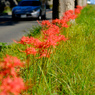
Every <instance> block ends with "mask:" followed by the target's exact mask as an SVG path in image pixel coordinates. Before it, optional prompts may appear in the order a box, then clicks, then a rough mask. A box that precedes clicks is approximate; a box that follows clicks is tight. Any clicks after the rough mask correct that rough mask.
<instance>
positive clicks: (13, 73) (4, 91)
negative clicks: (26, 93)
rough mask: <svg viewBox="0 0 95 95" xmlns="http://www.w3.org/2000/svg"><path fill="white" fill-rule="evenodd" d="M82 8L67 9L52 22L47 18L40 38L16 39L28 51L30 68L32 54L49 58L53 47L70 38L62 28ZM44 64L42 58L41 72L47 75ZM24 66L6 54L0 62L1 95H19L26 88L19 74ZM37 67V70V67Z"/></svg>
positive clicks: (40, 57)
mask: <svg viewBox="0 0 95 95" xmlns="http://www.w3.org/2000/svg"><path fill="white" fill-rule="evenodd" d="M81 10H82V7H81V6H77V7H76V8H75V10H74V11H73V10H68V11H66V12H65V13H64V14H63V17H62V18H61V19H55V20H52V21H51V22H50V21H48V20H45V21H42V22H41V23H39V24H40V25H41V26H42V30H41V33H42V37H41V38H39V39H38V38H34V37H25V36H23V37H22V38H21V40H20V41H18V42H17V41H15V42H16V43H17V44H22V45H24V46H25V47H26V48H25V50H20V51H21V52H24V53H26V56H27V61H26V64H28V70H29V66H30V65H29V63H30V62H29V61H30V58H29V56H30V55H33V58H36V59H41V60H42V59H43V58H49V57H50V55H51V54H52V53H53V51H52V49H53V48H56V46H57V45H59V44H60V43H61V42H62V41H64V42H65V41H67V40H68V38H66V37H65V36H64V35H62V33H61V30H62V28H68V27H69V25H68V22H69V21H70V20H72V19H75V18H77V17H78V14H80V11H81ZM33 60H34V59H33ZM45 63H46V62H45ZM43 64H44V62H43V60H42V63H41V65H39V67H40V69H41V72H42V73H43V74H44V75H46V70H47V67H46V65H43ZM23 66H24V63H23V62H21V61H20V60H19V59H18V58H17V57H12V56H9V55H6V58H4V61H1V62H0V95H11V94H13V95H19V94H20V93H21V91H22V90H25V89H26V87H25V84H24V82H23V79H22V78H20V76H19V74H18V73H19V70H20V68H21V67H23ZM43 66H44V67H43ZM43 68H44V69H43ZM35 69H36V70H37V68H35ZM36 70H35V71H36ZM34 74H35V72H34ZM41 76H42V75H41V74H40V78H41ZM34 80H35V79H34Z"/></svg>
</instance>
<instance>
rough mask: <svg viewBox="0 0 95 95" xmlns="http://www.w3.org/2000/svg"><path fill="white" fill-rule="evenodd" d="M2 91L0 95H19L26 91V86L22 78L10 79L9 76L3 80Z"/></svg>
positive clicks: (0, 88)
mask: <svg viewBox="0 0 95 95" xmlns="http://www.w3.org/2000/svg"><path fill="white" fill-rule="evenodd" d="M0 90H1V92H0V95H10V94H13V95H19V94H20V93H21V91H22V90H25V85H24V82H23V80H22V79H21V78H18V77H15V78H10V77H9V76H8V77H7V78H5V79H3V80H2V84H1V86H0Z"/></svg>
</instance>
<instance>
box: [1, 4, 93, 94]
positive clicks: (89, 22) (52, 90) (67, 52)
mask: <svg viewBox="0 0 95 95" xmlns="http://www.w3.org/2000/svg"><path fill="white" fill-rule="evenodd" d="M94 11H95V5H88V6H87V7H85V8H84V9H83V10H82V12H81V14H80V16H79V17H78V18H77V19H76V24H74V25H72V26H70V27H69V28H67V29H63V30H64V31H63V34H65V35H66V36H67V37H68V38H69V39H68V40H67V41H66V42H62V43H60V45H59V46H57V47H56V48H54V49H52V54H51V57H50V58H42V59H37V58H34V56H32V55H31V56H26V55H25V53H24V52H20V50H24V49H25V46H23V45H20V44H12V45H10V46H7V47H6V48H4V49H3V50H1V52H0V57H1V56H5V55H6V54H9V55H13V56H17V57H18V58H20V59H21V60H23V61H24V60H26V59H28V62H29V66H27V68H23V69H21V75H22V77H23V79H24V80H25V81H26V82H27V81H28V80H29V81H28V85H29V86H30V88H29V89H28V94H29V95H31V94H33V95H94V94H95V85H94V84H95V21H94V20H95V12H94ZM40 30H41V27H40V26H37V27H34V28H33V29H31V30H30V34H28V36H39V35H38V34H39V33H40V32H39V31H40ZM33 31H34V32H33ZM1 58H2V57H1ZM28 94H27V95H28Z"/></svg>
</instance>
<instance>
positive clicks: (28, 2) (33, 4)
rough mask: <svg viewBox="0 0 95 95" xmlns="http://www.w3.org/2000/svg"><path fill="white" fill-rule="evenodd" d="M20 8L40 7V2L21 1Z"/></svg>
mask: <svg viewBox="0 0 95 95" xmlns="http://www.w3.org/2000/svg"><path fill="white" fill-rule="evenodd" d="M19 6H40V1H21V2H20V3H19Z"/></svg>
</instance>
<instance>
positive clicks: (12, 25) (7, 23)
mask: <svg viewBox="0 0 95 95" xmlns="http://www.w3.org/2000/svg"><path fill="white" fill-rule="evenodd" d="M51 19H52V11H51V10H47V13H46V20H51ZM39 21H40V22H41V20H39ZM37 25H39V24H38V22H37V20H36V19H35V20H33V19H20V20H18V21H12V16H11V15H2V16H0V42H4V43H7V44H10V43H13V40H19V39H20V38H21V37H22V36H23V35H25V34H27V33H28V32H29V30H30V29H31V28H32V27H33V26H37Z"/></svg>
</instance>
